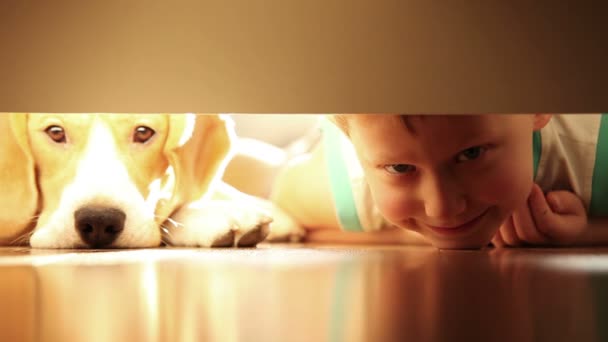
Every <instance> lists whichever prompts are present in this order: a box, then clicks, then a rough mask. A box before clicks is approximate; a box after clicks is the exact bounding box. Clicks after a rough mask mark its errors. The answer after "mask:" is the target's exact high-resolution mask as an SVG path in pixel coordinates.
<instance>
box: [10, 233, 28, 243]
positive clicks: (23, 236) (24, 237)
mask: <svg viewBox="0 0 608 342" xmlns="http://www.w3.org/2000/svg"><path fill="white" fill-rule="evenodd" d="M33 234H34V232H33V231H31V232H27V233H25V234H21V235H19V236H17V237H16V238H15V239H13V240H12V241H10V242H9V245H16V244H17V245H20V244H22V243H25V242H27V241H29V239H30V238H31V237H32V235H33Z"/></svg>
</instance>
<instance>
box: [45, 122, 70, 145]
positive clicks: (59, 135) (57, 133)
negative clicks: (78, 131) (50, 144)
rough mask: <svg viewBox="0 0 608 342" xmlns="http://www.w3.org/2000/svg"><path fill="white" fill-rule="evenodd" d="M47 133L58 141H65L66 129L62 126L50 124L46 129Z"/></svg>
mask: <svg viewBox="0 0 608 342" xmlns="http://www.w3.org/2000/svg"><path fill="white" fill-rule="evenodd" d="M44 131H45V132H46V134H47V135H48V136H49V137H50V138H51V139H53V141H54V142H56V143H65V141H66V140H65V131H64V130H63V127H61V126H56V125H53V126H49V127H47V128H46V129H45V130H44Z"/></svg>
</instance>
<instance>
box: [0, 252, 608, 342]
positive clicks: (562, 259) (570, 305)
mask: <svg viewBox="0 0 608 342" xmlns="http://www.w3.org/2000/svg"><path fill="white" fill-rule="evenodd" d="M606 340H608V249H560V250H557V249H487V250H483V251H439V250H436V249H434V248H430V247H362V246H357V247H353V246H348V247H345V246H311V245H262V246H260V247H258V248H256V249H240V250H237V249H169V248H161V249H151V250H129V251H70V250H65V251H49V250H33V249H23V248H0V341H306V342H309V341H606Z"/></svg>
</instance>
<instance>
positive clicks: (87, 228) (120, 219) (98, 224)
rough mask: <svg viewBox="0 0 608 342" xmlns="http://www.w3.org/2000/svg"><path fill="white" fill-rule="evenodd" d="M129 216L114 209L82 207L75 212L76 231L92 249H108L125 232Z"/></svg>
mask: <svg viewBox="0 0 608 342" xmlns="http://www.w3.org/2000/svg"><path fill="white" fill-rule="evenodd" d="M126 218H127V215H126V214H125V213H124V212H123V211H122V210H120V209H116V208H112V207H82V208H80V209H78V210H76V211H75V212H74V223H75V227H76V231H77V232H78V235H80V238H81V239H82V241H84V243H86V244H87V245H89V246H90V247H92V248H103V247H107V246H109V245H110V244H112V242H114V240H116V238H117V237H118V235H120V233H121V232H122V231H123V229H124V226H125V219H126Z"/></svg>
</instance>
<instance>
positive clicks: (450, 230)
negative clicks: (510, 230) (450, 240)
mask: <svg viewBox="0 0 608 342" xmlns="http://www.w3.org/2000/svg"><path fill="white" fill-rule="evenodd" d="M488 210H489V209H486V210H484V211H483V212H482V213H481V214H479V215H477V216H475V217H474V218H473V219H471V220H469V221H467V222H465V223H462V224H459V225H452V226H431V225H426V226H427V227H429V228H430V229H431V230H432V231H433V232H435V233H437V234H440V235H444V236H446V235H447V236H451V235H455V234H463V233H465V232H468V231H470V230H471V229H473V228H474V227H475V226H477V223H479V221H481V219H482V218H483V217H484V216H485V215H486V213H487V212H488Z"/></svg>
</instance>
